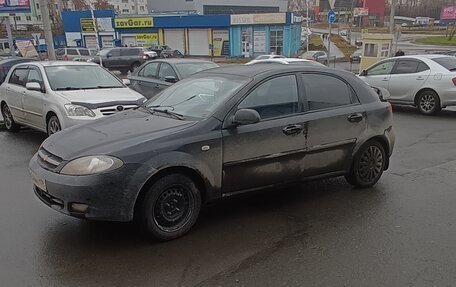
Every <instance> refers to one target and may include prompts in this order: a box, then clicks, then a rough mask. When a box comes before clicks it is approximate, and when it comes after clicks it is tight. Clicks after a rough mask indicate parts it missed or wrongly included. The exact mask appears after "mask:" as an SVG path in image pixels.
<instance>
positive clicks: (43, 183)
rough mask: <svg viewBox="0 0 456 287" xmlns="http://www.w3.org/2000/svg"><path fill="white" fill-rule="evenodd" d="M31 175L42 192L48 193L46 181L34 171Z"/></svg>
mask: <svg viewBox="0 0 456 287" xmlns="http://www.w3.org/2000/svg"><path fill="white" fill-rule="evenodd" d="M30 174H31V176H32V182H33V184H34V185H36V186H37V187H38V188H39V189H41V190H42V191H46V181H45V180H44V179H42V178H40V177H39V176H37V175H36V174H35V173H34V172H33V171H30Z"/></svg>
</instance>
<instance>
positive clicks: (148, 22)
mask: <svg viewBox="0 0 456 287" xmlns="http://www.w3.org/2000/svg"><path fill="white" fill-rule="evenodd" d="M114 27H115V28H151V27H154V19H153V18H152V17H143V18H115V19H114Z"/></svg>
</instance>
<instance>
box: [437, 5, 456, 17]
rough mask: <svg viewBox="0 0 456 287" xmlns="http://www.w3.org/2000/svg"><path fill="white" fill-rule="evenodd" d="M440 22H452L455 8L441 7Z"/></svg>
mask: <svg viewBox="0 0 456 287" xmlns="http://www.w3.org/2000/svg"><path fill="white" fill-rule="evenodd" d="M440 19H441V20H454V19H456V6H445V7H442V11H441V12H440Z"/></svg>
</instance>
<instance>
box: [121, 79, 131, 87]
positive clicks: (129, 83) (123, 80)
mask: <svg viewBox="0 0 456 287" xmlns="http://www.w3.org/2000/svg"><path fill="white" fill-rule="evenodd" d="M122 83H123V84H124V85H125V86H130V85H131V82H130V80H129V79H122Z"/></svg>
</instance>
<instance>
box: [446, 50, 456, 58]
mask: <svg viewBox="0 0 456 287" xmlns="http://www.w3.org/2000/svg"><path fill="white" fill-rule="evenodd" d="M443 55H447V56H453V57H454V56H456V51H448V52H445V53H443Z"/></svg>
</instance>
